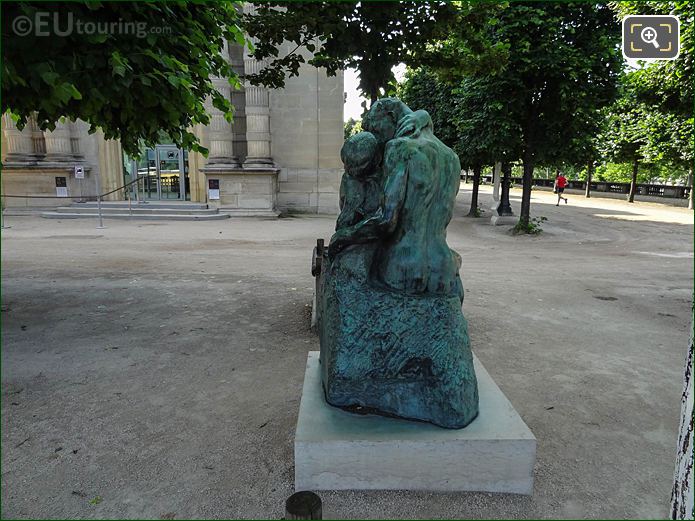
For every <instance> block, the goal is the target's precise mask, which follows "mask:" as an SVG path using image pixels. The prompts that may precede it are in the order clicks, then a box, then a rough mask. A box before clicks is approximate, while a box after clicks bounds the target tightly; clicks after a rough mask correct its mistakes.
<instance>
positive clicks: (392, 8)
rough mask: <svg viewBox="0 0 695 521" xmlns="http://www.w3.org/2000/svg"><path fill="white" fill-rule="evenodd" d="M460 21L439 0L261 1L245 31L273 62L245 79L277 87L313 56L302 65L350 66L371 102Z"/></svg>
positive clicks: (259, 54) (456, 9)
mask: <svg viewBox="0 0 695 521" xmlns="http://www.w3.org/2000/svg"><path fill="white" fill-rule="evenodd" d="M460 16H461V11H460V6H459V5H458V4H455V3H450V2H445V1H430V2H415V1H406V0H401V1H392V2H388V1H384V2H359V3H358V2H331V1H322V2H309V1H305V2H291V3H287V2H267V3H259V4H257V6H256V12H255V13H254V14H250V15H246V16H244V22H243V23H244V28H245V29H246V30H247V31H248V33H249V34H250V35H251V36H252V37H253V38H254V39H255V41H256V42H257V44H256V47H255V49H254V56H255V57H256V58H258V59H267V58H270V59H271V60H270V62H269V64H268V66H267V67H266V68H264V69H263V70H261V71H260V72H259V73H257V74H253V75H249V76H248V79H249V80H250V81H251V83H254V84H264V85H267V86H269V87H273V88H281V87H283V86H284V82H285V78H286V77H288V76H289V77H291V76H296V75H297V74H298V73H299V67H300V65H301V64H302V63H304V61H305V58H304V56H307V55H308V54H313V56H311V57H309V56H307V60H306V61H307V63H309V64H311V65H314V66H316V67H323V68H325V69H326V72H327V74H329V75H334V74H335V73H336V71H338V70H341V69H346V68H348V67H352V68H356V69H357V70H358V71H359V80H360V81H359V88H360V90H361V91H362V92H363V93H364V94H365V95H366V96H368V97H369V98H371V99H372V100H374V99H376V98H377V97H378V96H380V95H384V94H386V93H388V92H391V91H392V90H393V89H392V88H391V87H390V85H392V84H393V82H394V78H393V74H392V73H391V69H392V68H393V66H394V65H397V64H399V63H406V64H409V65H412V66H416V65H419V64H420V61H421V60H422V59H423V56H424V54H425V53H426V52H427V46H428V44H429V43H430V42H433V41H436V40H441V39H444V38H445V37H446V35H447V34H448V33H449V32H450V31H451V30H454V29H455V28H456V27H457V24H458V23H459V22H460V21H461V18H460ZM283 42H293V45H291V46H288V45H282V44H283ZM279 47H282V49H281V50H282V52H280V53H279V52H278V48H279Z"/></svg>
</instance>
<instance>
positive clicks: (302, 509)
mask: <svg viewBox="0 0 695 521" xmlns="http://www.w3.org/2000/svg"><path fill="white" fill-rule="evenodd" d="M321 516H322V513H321V498H320V497H319V496H318V494H315V493H314V492H309V491H308V490H303V491H302V492H296V493H294V494H292V495H291V496H290V497H288V498H287V501H285V519H322V517H321Z"/></svg>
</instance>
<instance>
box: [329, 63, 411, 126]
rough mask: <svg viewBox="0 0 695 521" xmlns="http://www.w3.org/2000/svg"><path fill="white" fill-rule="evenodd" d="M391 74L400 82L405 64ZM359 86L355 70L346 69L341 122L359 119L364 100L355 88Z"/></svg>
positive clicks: (399, 65) (397, 66)
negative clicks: (344, 97) (345, 95)
mask: <svg viewBox="0 0 695 521" xmlns="http://www.w3.org/2000/svg"><path fill="white" fill-rule="evenodd" d="M393 74H394V76H396V80H397V81H401V80H402V79H403V77H404V76H405V64H403V63H401V64H398V65H396V66H395V67H394V68H393ZM357 85H359V79H358V78H357V70H355V69H346V70H345V87H344V88H345V93H346V94H347V97H346V100H345V108H344V110H343V121H347V120H348V119H350V118H353V119H360V116H361V115H362V110H363V109H362V106H361V105H362V102H363V101H365V100H366V98H362V97H360V91H359V89H358V88H357Z"/></svg>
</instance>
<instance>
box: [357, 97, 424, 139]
mask: <svg viewBox="0 0 695 521" xmlns="http://www.w3.org/2000/svg"><path fill="white" fill-rule="evenodd" d="M411 112H412V110H410V108H408V106H407V105H406V104H405V103H403V102H402V101H401V100H399V99H398V98H381V99H378V100H376V101H375V102H374V103H372V107H371V108H370V109H369V112H368V113H367V115H366V116H365V117H364V118H363V119H362V128H363V129H365V130H368V131H369V132H371V133H372V134H374V136H375V137H376V139H377V141H378V142H379V144H380V145H383V144H385V143H386V142H387V141H389V140H391V139H393V138H394V136H395V135H396V129H397V128H398V121H399V120H400V119H401V118H402V117H403V116H405V115H406V114H410V113H411Z"/></svg>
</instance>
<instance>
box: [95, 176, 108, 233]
mask: <svg viewBox="0 0 695 521" xmlns="http://www.w3.org/2000/svg"><path fill="white" fill-rule="evenodd" d="M94 183H95V185H96V189H97V212H98V213H99V226H97V229H98V230H101V229H103V228H106V226H104V219H103V217H102V215H101V179H99V174H98V173H97V174H96V175H95V176H94Z"/></svg>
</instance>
